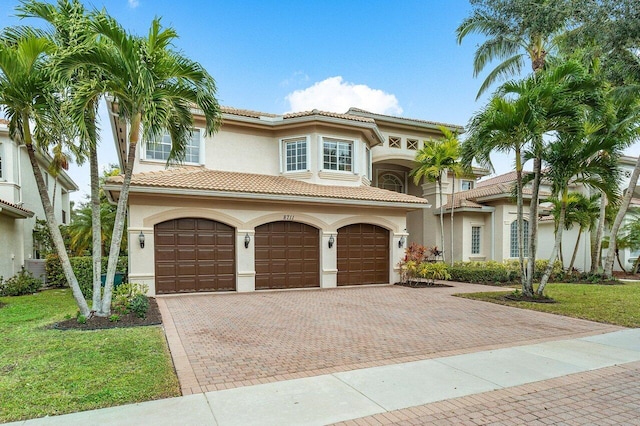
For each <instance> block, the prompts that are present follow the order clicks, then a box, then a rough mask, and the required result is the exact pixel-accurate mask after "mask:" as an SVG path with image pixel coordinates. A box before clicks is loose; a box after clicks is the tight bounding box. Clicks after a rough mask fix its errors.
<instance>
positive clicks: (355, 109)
mask: <svg viewBox="0 0 640 426" xmlns="http://www.w3.org/2000/svg"><path fill="white" fill-rule="evenodd" d="M351 112H355V113H356V114H357V113H362V114H371V115H376V116H379V117H386V118H395V119H397V120H406V121H414V122H416V123H424V124H431V125H434V126H444V127H453V128H459V129H462V128H463V126H460V125H459V124H449V123H440V122H437V121H429V120H419V119H417V118H406V117H399V116H395V115H386V114H378V113H376V112H370V111H367V110H364V109H360V108H355V107H351V108H349V111H347V112H346V113H347V114H349V113H351Z"/></svg>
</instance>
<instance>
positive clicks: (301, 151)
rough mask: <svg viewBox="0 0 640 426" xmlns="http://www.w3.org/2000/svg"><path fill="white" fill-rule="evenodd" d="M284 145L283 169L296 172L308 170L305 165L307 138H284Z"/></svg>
mask: <svg viewBox="0 0 640 426" xmlns="http://www.w3.org/2000/svg"><path fill="white" fill-rule="evenodd" d="M282 143H283V146H284V160H285V171H287V172H297V171H302V170H308V167H307V153H308V146H307V139H306V138H301V139H285V140H283V141H282Z"/></svg>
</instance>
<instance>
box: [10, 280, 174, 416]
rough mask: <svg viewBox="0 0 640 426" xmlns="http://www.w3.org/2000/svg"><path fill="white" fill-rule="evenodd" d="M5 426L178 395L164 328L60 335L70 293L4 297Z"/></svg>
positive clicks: (69, 308)
mask: <svg viewBox="0 0 640 426" xmlns="http://www.w3.org/2000/svg"><path fill="white" fill-rule="evenodd" d="M3 303H4V304H5V306H4V307H0V400H1V401H2V402H1V403H0V423H2V422H8V421H12V420H21V419H28V418H34V417H41V416H45V415H57V414H64V413H71V412H75V411H83V410H89V409H94V408H100V407H109V406H113V405H121V404H126V403H132V402H139V401H147V400H152V399H159V398H167V397H172V396H178V395H180V390H179V385H178V379H177V377H176V375H175V372H174V370H173V365H172V363H171V356H170V354H169V350H168V348H167V344H166V340H165V338H164V333H163V331H162V329H161V328H160V327H157V326H153V327H138V328H129V329H124V328H122V329H112V330H98V331H75V330H70V331H60V330H54V329H51V328H49V325H50V324H52V323H54V322H56V321H61V320H63V319H64V317H65V315H74V316H75V313H76V310H77V309H76V306H75V303H74V301H73V298H72V296H71V293H70V291H69V290H66V289H65V290H49V291H44V292H42V293H38V294H35V295H30V296H21V297H0V306H1V305H2V304H3Z"/></svg>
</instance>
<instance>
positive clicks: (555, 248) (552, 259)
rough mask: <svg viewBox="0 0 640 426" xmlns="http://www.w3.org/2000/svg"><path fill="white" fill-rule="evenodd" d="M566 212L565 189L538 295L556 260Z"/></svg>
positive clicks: (540, 294)
mask: <svg viewBox="0 0 640 426" xmlns="http://www.w3.org/2000/svg"><path fill="white" fill-rule="evenodd" d="M566 212H567V191H566V190H565V193H564V194H562V201H561V202H560V220H559V221H558V232H557V233H556V241H555V244H554V245H553V250H551V256H550V257H549V264H548V265H547V267H546V269H545V270H544V273H543V274H542V278H541V279H540V285H539V286H538V292H537V293H538V295H539V296H542V295H543V294H544V288H545V287H546V285H547V282H549V278H550V277H551V272H553V264H554V263H555V262H556V258H557V257H558V250H559V249H560V242H561V241H562V232H563V231H564V218H565V215H566Z"/></svg>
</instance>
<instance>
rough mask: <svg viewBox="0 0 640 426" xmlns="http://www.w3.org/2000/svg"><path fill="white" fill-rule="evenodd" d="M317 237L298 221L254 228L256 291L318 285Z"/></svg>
mask: <svg viewBox="0 0 640 426" xmlns="http://www.w3.org/2000/svg"><path fill="white" fill-rule="evenodd" d="M319 238H320V234H319V232H318V229H316V228H314V227H313V226H309V225H306V224H304V223H298V222H271V223H266V224H264V225H260V226H258V227H257V228H256V234H255V246H256V290H263V289H268V288H302V287H319V286H320V240H319Z"/></svg>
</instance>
